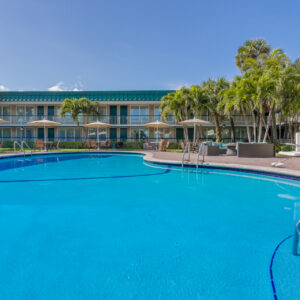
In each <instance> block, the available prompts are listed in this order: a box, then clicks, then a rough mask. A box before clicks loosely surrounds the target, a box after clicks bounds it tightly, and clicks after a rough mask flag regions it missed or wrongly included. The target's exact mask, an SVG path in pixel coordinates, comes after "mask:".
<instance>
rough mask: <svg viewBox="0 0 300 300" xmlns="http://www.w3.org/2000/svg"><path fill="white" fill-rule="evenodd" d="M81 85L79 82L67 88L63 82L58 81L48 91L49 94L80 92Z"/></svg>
mask: <svg viewBox="0 0 300 300" xmlns="http://www.w3.org/2000/svg"><path fill="white" fill-rule="evenodd" d="M82 87H83V84H82V82H81V81H79V82H77V83H75V84H74V85H73V87H67V86H66V85H65V84H64V82H63V81H59V82H58V83H57V84H55V85H53V86H51V87H49V88H48V91H51V92H61V91H74V92H78V91H82Z"/></svg>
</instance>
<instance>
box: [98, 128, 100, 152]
mask: <svg viewBox="0 0 300 300" xmlns="http://www.w3.org/2000/svg"><path fill="white" fill-rule="evenodd" d="M97 146H98V148H97V150H98V151H99V150H100V149H99V133H98V127H97Z"/></svg>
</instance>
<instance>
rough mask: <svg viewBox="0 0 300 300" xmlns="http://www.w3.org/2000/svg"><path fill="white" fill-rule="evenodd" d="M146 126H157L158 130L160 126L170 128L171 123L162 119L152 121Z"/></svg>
mask: <svg viewBox="0 0 300 300" xmlns="http://www.w3.org/2000/svg"><path fill="white" fill-rule="evenodd" d="M144 126H145V127H147V128H156V130H157V131H158V128H169V127H171V125H169V124H167V123H164V122H161V121H158V120H157V121H155V122H150V123H146V124H144ZM156 139H157V141H156V142H158V136H157V138H156Z"/></svg>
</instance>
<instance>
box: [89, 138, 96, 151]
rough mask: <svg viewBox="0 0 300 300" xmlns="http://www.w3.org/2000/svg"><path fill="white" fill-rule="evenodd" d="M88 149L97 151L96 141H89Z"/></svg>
mask: <svg viewBox="0 0 300 300" xmlns="http://www.w3.org/2000/svg"><path fill="white" fill-rule="evenodd" d="M88 148H89V149H97V148H98V146H97V143H96V141H95V140H90V141H88Z"/></svg>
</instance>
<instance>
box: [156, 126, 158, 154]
mask: <svg viewBox="0 0 300 300" xmlns="http://www.w3.org/2000/svg"><path fill="white" fill-rule="evenodd" d="M157 150H158V125H157V128H156V151H157Z"/></svg>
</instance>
